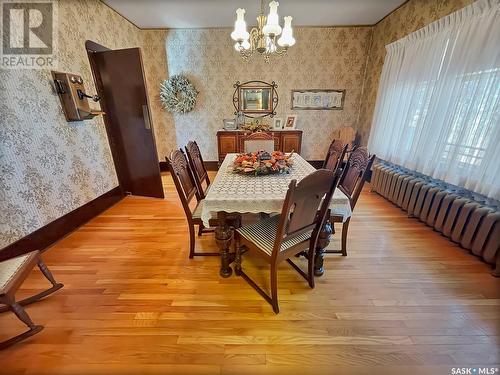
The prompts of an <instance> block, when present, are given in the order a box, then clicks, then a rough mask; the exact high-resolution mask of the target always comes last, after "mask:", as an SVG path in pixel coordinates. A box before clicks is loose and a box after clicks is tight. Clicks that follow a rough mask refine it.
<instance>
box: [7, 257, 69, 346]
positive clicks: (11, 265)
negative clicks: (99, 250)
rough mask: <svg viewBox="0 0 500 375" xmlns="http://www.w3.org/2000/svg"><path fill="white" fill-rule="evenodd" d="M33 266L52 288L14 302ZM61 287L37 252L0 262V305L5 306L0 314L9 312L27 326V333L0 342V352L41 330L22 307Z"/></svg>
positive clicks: (41, 327)
mask: <svg viewBox="0 0 500 375" xmlns="http://www.w3.org/2000/svg"><path fill="white" fill-rule="evenodd" d="M35 265H38V268H39V269H40V271H42V274H43V275H44V276H45V277H46V278H47V280H49V281H50V283H51V284H52V287H51V288H49V289H47V290H44V291H43V292H40V293H38V294H36V295H34V296H31V297H28V298H26V299H23V300H21V301H16V298H15V294H16V292H17V290H18V289H19V287H20V286H21V284H22V283H23V282H24V280H25V279H26V278H27V277H28V275H29V273H30V272H31V270H32V269H33V267H34V266H35ZM62 287H63V284H61V283H58V282H56V281H55V280H54V277H53V276H52V273H51V272H50V271H49V269H48V268H47V266H46V265H45V263H43V261H42V259H41V258H40V252H39V251H38V250H36V251H32V252H30V253H28V254H24V255H21V256H18V257H16V258H11V259H7V260H4V261H2V262H0V304H3V305H5V306H2V307H0V312H4V311H8V310H11V311H12V312H13V313H14V314H15V315H16V316H17V317H18V318H19V319H20V320H21V321H22V322H23V323H24V324H26V325H27V326H28V330H27V331H25V332H23V333H21V334H19V335H17V336H14V337H12V338H10V339H8V340H6V341H3V342H0V350H1V349H4V348H6V347H8V346H10V345H12V344H15V343H17V342H19V341H22V340H24V339H26V338H28V337H30V336H33V335H35V334H37V333H38V332H40V331H41V330H42V329H43V326H41V325H36V324H35V323H33V321H32V320H31V318H30V317H29V315H28V314H27V313H26V311H25V310H24V308H23V306H25V305H29V304H30V303H33V302H35V301H38V300H40V299H42V298H43V297H46V296H48V295H49V294H52V293H54V292H55V291H56V290H59V289H61V288H62Z"/></svg>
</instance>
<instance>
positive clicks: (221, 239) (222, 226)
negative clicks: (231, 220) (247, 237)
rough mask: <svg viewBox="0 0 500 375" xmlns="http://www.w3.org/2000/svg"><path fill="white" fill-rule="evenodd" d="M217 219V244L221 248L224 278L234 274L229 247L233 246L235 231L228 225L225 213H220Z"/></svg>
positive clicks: (221, 270) (221, 267)
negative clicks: (232, 240)
mask: <svg viewBox="0 0 500 375" xmlns="http://www.w3.org/2000/svg"><path fill="white" fill-rule="evenodd" d="M217 219H218V221H219V225H218V226H217V228H215V242H217V246H219V250H220V262H221V265H220V271H219V273H220V275H221V276H222V277H229V276H231V274H232V273H233V270H232V269H231V266H230V265H229V264H230V263H231V259H230V255H229V245H230V244H231V239H232V237H233V230H232V228H231V227H230V226H229V225H228V223H227V215H226V213H225V212H219V213H218V214H217Z"/></svg>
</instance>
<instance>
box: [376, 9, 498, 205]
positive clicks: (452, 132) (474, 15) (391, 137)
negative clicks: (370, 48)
mask: <svg viewBox="0 0 500 375" xmlns="http://www.w3.org/2000/svg"><path fill="white" fill-rule="evenodd" d="M386 48H387V56H386V58H385V62H384V67H383V70H382V76H381V81H380V87H379V90H378V96H377V103H376V106H375V113H374V117H373V125H372V131H371V134H370V138H369V141H368V147H369V149H370V152H372V153H375V154H377V156H378V157H380V158H381V159H384V160H387V161H390V162H393V163H396V164H399V165H402V166H404V167H407V168H410V169H413V170H416V171H418V172H421V173H424V174H426V175H430V176H432V177H435V178H438V179H441V180H444V181H446V182H449V183H452V184H455V185H459V186H463V187H465V188H467V189H470V190H473V191H475V192H478V193H480V194H484V195H487V196H489V197H491V198H495V199H500V0H480V1H477V2H475V3H473V4H472V5H470V6H468V7H465V8H463V9H461V10H459V11H458V12H455V13H452V14H450V15H449V16H447V17H444V18H442V19H440V20H438V21H436V22H433V23H431V24H430V25H428V26H426V27H424V28H423V29H420V30H418V31H416V32H414V33H412V34H410V35H408V36H406V37H405V38H403V39H401V40H398V41H396V42H394V43H392V44H389V45H387V46H386Z"/></svg>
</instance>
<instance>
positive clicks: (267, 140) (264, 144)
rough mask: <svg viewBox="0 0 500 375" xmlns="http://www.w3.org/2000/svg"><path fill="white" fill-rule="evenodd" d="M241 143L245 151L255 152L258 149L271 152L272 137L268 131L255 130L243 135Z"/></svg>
mask: <svg viewBox="0 0 500 375" xmlns="http://www.w3.org/2000/svg"><path fill="white" fill-rule="evenodd" d="M243 145H244V150H245V152H257V151H260V150H264V151H268V152H273V151H274V137H273V136H272V135H271V134H268V133H263V132H255V133H252V134H249V135H247V136H246V137H245V139H244V140H243Z"/></svg>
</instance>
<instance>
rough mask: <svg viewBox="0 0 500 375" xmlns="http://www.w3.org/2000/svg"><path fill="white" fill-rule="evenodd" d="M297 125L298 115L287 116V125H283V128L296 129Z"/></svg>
mask: <svg viewBox="0 0 500 375" xmlns="http://www.w3.org/2000/svg"><path fill="white" fill-rule="evenodd" d="M296 126H297V115H288V116H286V122H285V125H284V126H283V129H285V130H292V129H295V127H296Z"/></svg>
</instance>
